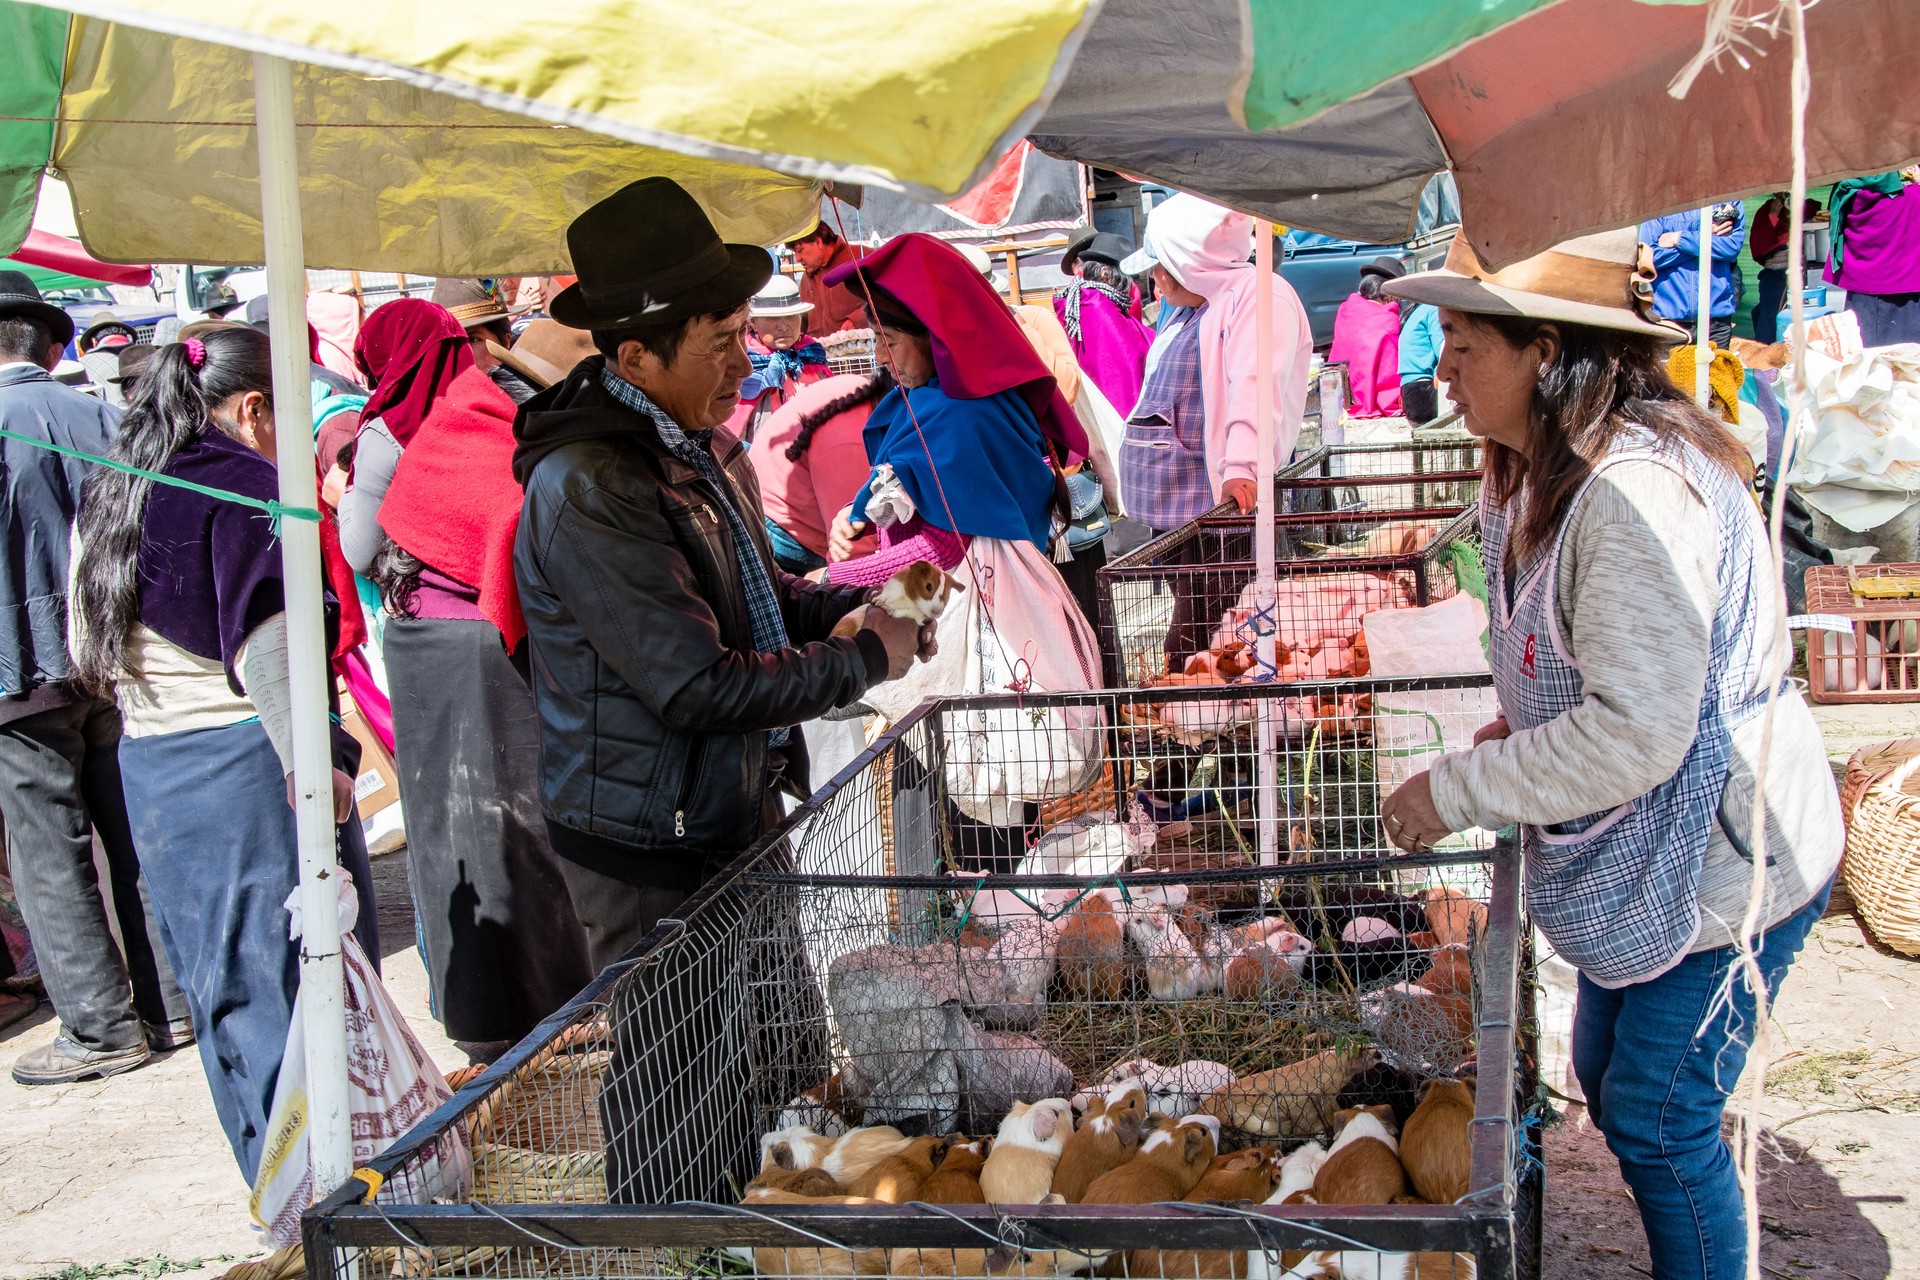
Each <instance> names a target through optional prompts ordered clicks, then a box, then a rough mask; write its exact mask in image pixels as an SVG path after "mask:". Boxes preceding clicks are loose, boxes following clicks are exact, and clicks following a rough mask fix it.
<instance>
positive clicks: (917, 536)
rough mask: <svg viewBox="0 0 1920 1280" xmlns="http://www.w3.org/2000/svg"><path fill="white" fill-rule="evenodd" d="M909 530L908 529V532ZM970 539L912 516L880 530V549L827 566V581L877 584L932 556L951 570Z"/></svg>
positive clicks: (845, 583)
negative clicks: (917, 561)
mask: <svg viewBox="0 0 1920 1280" xmlns="http://www.w3.org/2000/svg"><path fill="white" fill-rule="evenodd" d="M909 530H911V532H908V531H909ZM969 541H970V539H968V538H966V537H965V536H963V535H961V534H958V533H949V532H947V530H945V529H936V528H935V527H934V526H932V525H930V524H928V523H927V522H926V521H925V520H913V521H910V522H909V523H907V524H905V525H894V526H890V527H888V528H886V529H882V530H881V531H880V549H879V550H878V551H876V552H874V553H873V554H872V555H867V556H857V557H855V558H854V559H852V560H842V561H841V562H840V563H839V564H831V565H828V566H827V581H828V582H832V583H836V584H839V585H843V586H850V587H877V586H879V585H880V584H881V583H883V582H885V581H886V580H887V579H888V578H891V577H892V576H893V575H894V574H896V573H898V572H900V570H902V569H904V568H906V567H907V566H908V565H910V564H912V563H913V562H914V561H916V560H931V561H933V562H934V563H935V564H937V565H939V566H940V567H941V568H942V569H946V570H949V571H951V570H952V569H953V567H954V566H955V565H957V564H959V563H960V561H961V560H963V559H964V558H965V557H966V554H967V543H968V542H969Z"/></svg>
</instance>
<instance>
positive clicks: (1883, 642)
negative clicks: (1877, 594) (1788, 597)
mask: <svg viewBox="0 0 1920 1280" xmlns="http://www.w3.org/2000/svg"><path fill="white" fill-rule="evenodd" d="M1873 578H1914V579H1920V564H1863V565H1824V564H1823V565H1815V566H1814V567H1813V568H1811V569H1809V570H1807V577H1806V583H1807V612H1808V613H1810V614H1816V615H1824V616H1827V617H1833V618H1844V619H1846V620H1847V621H1848V622H1850V623H1851V624H1852V625H1853V630H1852V632H1851V633H1848V632H1842V631H1829V630H1826V629H1824V628H1820V627H1813V628H1809V629H1808V631H1807V633H1806V635H1807V696H1808V697H1810V698H1812V699H1813V700H1814V701H1815V702H1839V703H1846V702H1920V597H1908V598H1905V599H1892V600H1876V599H1870V598H1868V597H1865V596H1860V595H1856V594H1855V593H1854V591H1853V583H1854V582H1855V581H1856V580H1859V581H1865V580H1868V579H1873Z"/></svg>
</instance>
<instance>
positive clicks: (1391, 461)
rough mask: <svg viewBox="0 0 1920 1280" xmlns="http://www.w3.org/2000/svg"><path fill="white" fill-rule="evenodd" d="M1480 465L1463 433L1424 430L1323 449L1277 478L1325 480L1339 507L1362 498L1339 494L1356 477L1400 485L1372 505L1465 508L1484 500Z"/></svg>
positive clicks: (1382, 490)
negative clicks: (1404, 436)
mask: <svg viewBox="0 0 1920 1280" xmlns="http://www.w3.org/2000/svg"><path fill="white" fill-rule="evenodd" d="M1481 461H1482V459H1481V450H1480V441H1479V440H1478V439H1477V438H1476V437H1474V436H1472V435H1469V434H1467V433H1466V432H1465V431H1449V430H1438V431H1422V432H1421V433H1420V434H1419V435H1417V436H1415V437H1413V438H1412V439H1410V440H1392V441H1380V442H1375V443H1362V444H1327V445H1322V446H1321V447H1320V448H1318V449H1315V450H1313V451H1311V452H1309V453H1307V454H1305V455H1303V456H1302V457H1299V458H1296V459H1295V460H1294V461H1293V462H1292V463H1291V464H1289V465H1288V466H1287V467H1285V468H1284V469H1283V470H1281V471H1280V472H1279V473H1278V477H1279V479H1280V480H1282V481H1288V480H1318V481H1324V482H1326V483H1327V487H1328V488H1329V489H1331V490H1333V494H1332V502H1331V505H1332V506H1333V507H1334V508H1335V509H1338V506H1339V504H1340V502H1341V500H1342V499H1343V498H1344V499H1345V500H1346V501H1348V502H1355V503H1357V502H1359V501H1361V500H1363V495H1362V494H1361V493H1359V492H1358V491H1356V492H1354V493H1352V494H1348V495H1342V494H1341V493H1340V492H1339V491H1340V489H1341V488H1342V486H1340V485H1338V484H1337V482H1338V481H1341V480H1347V479H1353V480H1364V481H1367V482H1370V483H1372V484H1376V485H1377V484H1378V482H1380V481H1396V482H1397V483H1395V484H1392V485H1390V486H1380V487H1376V488H1373V489H1372V490H1371V492H1370V493H1368V494H1366V495H1364V496H1365V498H1368V499H1371V502H1372V505H1374V506H1386V507H1387V508H1388V509H1393V508H1409V509H1413V510H1445V509H1447V508H1454V509H1458V510H1465V509H1466V508H1467V507H1470V506H1472V505H1473V504H1474V503H1475V502H1477V501H1479V499H1480V473H1481ZM1217 514H1222V515H1224V514H1227V513H1226V512H1224V511H1219V512H1217Z"/></svg>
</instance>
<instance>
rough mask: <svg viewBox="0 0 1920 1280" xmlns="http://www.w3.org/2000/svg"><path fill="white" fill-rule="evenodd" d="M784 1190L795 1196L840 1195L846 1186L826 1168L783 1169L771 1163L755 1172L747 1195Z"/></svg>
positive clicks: (748, 1186)
mask: <svg viewBox="0 0 1920 1280" xmlns="http://www.w3.org/2000/svg"><path fill="white" fill-rule="evenodd" d="M760 1190H766V1191H783V1192H785V1193H786V1194H788V1195H793V1196H809V1197H814V1196H838V1195H845V1194H846V1188H844V1187H842V1186H841V1185H840V1184H839V1183H838V1182H835V1181H834V1180H833V1175H832V1174H830V1173H828V1172H827V1171H826V1170H825V1169H782V1168H780V1167H779V1166H777V1165H770V1166H768V1167H767V1168H764V1169H762V1170H761V1171H760V1172H759V1173H757V1174H755V1175H754V1177H753V1181H751V1182H749V1183H748V1184H747V1195H748V1196H749V1197H751V1196H752V1195H753V1193H754V1192H756V1191H760Z"/></svg>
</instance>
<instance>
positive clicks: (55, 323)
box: [0, 271, 73, 347]
mask: <svg viewBox="0 0 1920 1280" xmlns="http://www.w3.org/2000/svg"><path fill="white" fill-rule="evenodd" d="M0 316H32V317H33V318H34V319H35V320H41V321H44V322H45V323H46V325H47V327H48V328H49V329H51V330H53V336H54V337H55V338H57V339H59V341H60V345H61V346H63V347H64V346H66V345H67V344H68V343H69V342H72V341H73V317H72V316H70V315H68V314H67V313H66V312H64V311H62V310H61V309H60V308H58V307H56V306H54V305H53V304H52V303H51V302H48V301H47V300H46V299H45V298H42V297H41V296H40V289H39V287H38V286H37V285H35V284H34V283H33V279H32V277H30V276H29V275H27V273H26V272H24V271H0Z"/></svg>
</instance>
